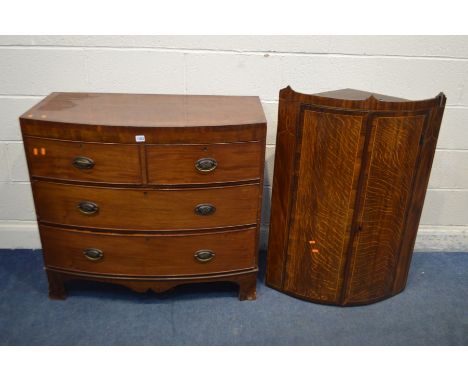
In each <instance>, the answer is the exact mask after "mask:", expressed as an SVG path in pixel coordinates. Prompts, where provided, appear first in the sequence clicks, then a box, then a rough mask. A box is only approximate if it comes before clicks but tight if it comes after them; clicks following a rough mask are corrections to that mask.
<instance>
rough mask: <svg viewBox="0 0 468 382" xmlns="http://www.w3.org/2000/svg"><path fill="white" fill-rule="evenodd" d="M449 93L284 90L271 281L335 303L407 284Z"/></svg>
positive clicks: (382, 294)
mask: <svg viewBox="0 0 468 382" xmlns="http://www.w3.org/2000/svg"><path fill="white" fill-rule="evenodd" d="M445 102H446V97H445V96H444V95H443V93H440V94H439V95H438V96H437V97H435V98H432V99H427V100H422V101H408V100H404V99H399V98H396V97H390V96H383V95H380V94H375V93H369V92H363V91H356V90H353V89H343V90H339V91H333V92H326V93H322V94H315V95H308V94H302V93H297V92H295V91H293V90H292V89H291V88H290V87H287V88H285V89H282V90H281V91H280V103H279V110H280V112H279V120H278V128H279V131H278V135H277V150H276V156H275V173H274V179H273V197H272V210H271V218H270V234H269V246H268V248H269V253H268V263H267V278H266V282H267V284H268V285H270V286H272V287H274V288H276V289H279V290H281V291H283V292H285V293H289V294H291V295H294V296H296V297H300V298H304V299H307V300H310V301H315V302H321V303H327V304H336V305H362V304H369V303H372V302H375V301H379V300H382V299H384V298H388V297H390V296H393V295H395V294H396V293H399V292H401V291H402V290H403V289H404V287H405V285H406V279H407V276H408V270H409V267H410V262H411V255H412V251H413V247H414V242H415V239H416V234H417V229H418V224H419V219H420V216H421V212H422V207H423V204H424V196H425V192H426V189H427V185H428V181H429V175H430V170H431V165H432V160H433V157H434V152H435V148H436V143H437V136H438V132H439V129H440V123H441V119H442V115H443V111H444V106H445ZM302 111H304V113H303V115H302ZM314 112H316V113H315V114H314ZM328 115H330V116H332V117H328ZM319 116H320V117H319ZM324 116H327V117H324ZM344 116H345V117H344ZM356 116H359V118H361V122H362V124H361V125H360V126H361V127H360V130H359V133H357V130H356V129H357V128H356V126H357V125H358V124H356V125H353V123H351V121H353V118H356ZM346 119H348V120H347V122H346ZM351 147H354V148H357V149H356V150H357V151H351V150H350V148H351ZM352 153H354V155H352ZM351 174H352V176H351ZM307 254H308V255H307Z"/></svg>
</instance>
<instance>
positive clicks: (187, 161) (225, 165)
mask: <svg viewBox="0 0 468 382" xmlns="http://www.w3.org/2000/svg"><path fill="white" fill-rule="evenodd" d="M263 146H264V145H262V144H261V143H259V142H249V143H228V144H210V145H147V146H146V155H147V158H148V181H149V183H150V184H204V183H225V182H239V181H244V180H257V181H258V180H259V179H260V176H261V175H262V174H260V172H259V170H260V169H259V166H258V162H259V160H260V158H261V155H262V151H263V150H262V147H263ZM202 158H212V159H214V160H216V162H217V167H216V168H215V169H214V170H213V171H210V172H200V171H198V170H197V169H196V167H195V164H196V162H197V161H198V160H199V159H202Z"/></svg>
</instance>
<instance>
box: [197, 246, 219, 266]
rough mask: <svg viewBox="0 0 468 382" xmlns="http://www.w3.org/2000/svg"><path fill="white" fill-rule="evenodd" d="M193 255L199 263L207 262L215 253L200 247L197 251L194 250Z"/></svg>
mask: <svg viewBox="0 0 468 382" xmlns="http://www.w3.org/2000/svg"><path fill="white" fill-rule="evenodd" d="M194 257H195V259H196V260H197V261H199V262H200V263H207V262H208V261H211V260H213V258H214V257H215V253H214V252H213V251H210V250H209V249H200V250H199V251H197V252H195V255H194Z"/></svg>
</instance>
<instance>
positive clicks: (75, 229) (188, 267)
mask: <svg viewBox="0 0 468 382" xmlns="http://www.w3.org/2000/svg"><path fill="white" fill-rule="evenodd" d="M20 123H21V129H22V134H23V140H24V146H25V152H26V157H27V161H28V166H29V173H30V177H31V184H32V190H33V195H34V202H35V206H36V213H37V219H38V223H39V230H40V236H41V242H42V248H43V254H44V261H45V269H46V272H47V276H48V280H49V295H50V297H52V298H65V296H66V290H65V282H66V281H67V280H71V279H88V280H95V281H104V282H111V283H117V284H121V285H124V286H127V287H129V288H131V289H133V290H135V291H140V292H144V291H147V290H149V289H151V290H154V291H156V292H160V291H165V290H168V289H170V288H172V287H174V286H176V285H179V284H186V283H196V282H214V281H229V282H234V283H237V284H238V285H239V288H240V289H239V290H240V291H239V298H240V299H241V300H243V299H255V286H256V274H257V270H258V268H257V253H258V241H259V227H260V211H261V201H262V190H263V166H264V151H265V136H266V122H265V117H264V114H263V110H262V107H261V104H260V101H259V99H258V98H257V97H227V96H226V97H224V96H178V95H148V94H146V95H137V94H96V93H52V94H51V95H49V96H48V97H46V98H45V99H44V100H43V101H42V102H40V103H39V104H38V105H36V106H35V107H33V108H32V109H30V110H29V111H28V112H26V113H25V114H24V115H22V116H21V118H20Z"/></svg>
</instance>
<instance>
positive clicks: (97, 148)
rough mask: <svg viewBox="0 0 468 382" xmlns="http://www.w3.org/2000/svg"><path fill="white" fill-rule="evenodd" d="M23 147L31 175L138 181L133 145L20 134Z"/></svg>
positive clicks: (137, 166)
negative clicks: (44, 137) (22, 139)
mask: <svg viewBox="0 0 468 382" xmlns="http://www.w3.org/2000/svg"><path fill="white" fill-rule="evenodd" d="M24 147H25V151H26V156H27V157H28V163H29V171H30V176H31V177H40V178H48V179H57V180H68V181H79V182H95V183H115V184H139V183H141V181H142V179H141V168H140V155H139V148H138V146H137V145H132V144H114V143H87V142H75V141H61V140H55V139H43V138H33V137H24Z"/></svg>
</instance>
